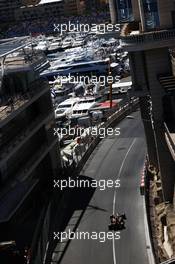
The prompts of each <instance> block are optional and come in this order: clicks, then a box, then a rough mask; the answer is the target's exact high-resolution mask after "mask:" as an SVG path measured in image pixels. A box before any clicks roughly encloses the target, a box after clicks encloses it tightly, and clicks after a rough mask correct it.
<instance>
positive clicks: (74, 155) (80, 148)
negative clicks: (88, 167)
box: [63, 99, 138, 174]
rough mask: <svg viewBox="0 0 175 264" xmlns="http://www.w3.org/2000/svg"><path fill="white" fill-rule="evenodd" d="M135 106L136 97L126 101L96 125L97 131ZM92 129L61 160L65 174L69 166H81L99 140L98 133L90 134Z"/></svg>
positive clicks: (105, 127)
mask: <svg viewBox="0 0 175 264" xmlns="http://www.w3.org/2000/svg"><path fill="white" fill-rule="evenodd" d="M137 106H138V99H134V100H132V101H130V103H127V104H126V105H125V106H123V107H121V108H120V109H118V110H116V111H115V112H114V113H113V114H112V115H110V116H109V117H108V119H107V121H106V122H102V123H101V124H99V125H98V126H96V129H97V131H99V130H100V128H104V129H107V128H108V127H109V126H112V124H113V123H114V122H115V121H117V120H118V121H120V120H121V119H122V118H123V117H125V116H126V114H128V113H129V112H132V108H133V107H137ZM92 129H93V128H92ZM92 129H90V131H89V132H88V133H87V135H86V134H85V135H84V137H82V139H81V143H80V144H78V143H75V144H74V146H73V147H72V150H71V149H69V154H68V155H67V159H68V161H67V162H64V161H63V168H64V169H65V174H67V170H68V171H69V172H70V169H71V168H72V170H73V171H74V169H75V168H78V167H80V168H81V167H82V165H83V164H84V162H85V161H86V159H87V158H88V157H89V155H90V154H91V152H92V151H93V150H94V148H95V147H96V145H97V144H98V143H99V141H100V140H101V138H102V137H100V135H99V133H97V135H95V136H94V135H93V134H91V130H92ZM63 152H64V151H63ZM64 153H65V152H64Z"/></svg>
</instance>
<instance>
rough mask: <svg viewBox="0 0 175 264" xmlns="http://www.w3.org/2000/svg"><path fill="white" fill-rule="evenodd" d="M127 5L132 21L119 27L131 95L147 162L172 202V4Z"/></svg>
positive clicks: (174, 92)
mask: <svg viewBox="0 0 175 264" xmlns="http://www.w3.org/2000/svg"><path fill="white" fill-rule="evenodd" d="M126 2H127V1H126ZM131 4H132V16H133V19H132V20H133V22H131V21H130V19H129V21H128V23H126V24H124V26H123V29H122V32H121V40H122V46H123V48H124V49H125V50H127V51H128V52H129V58H130V66H131V75H132V81H133V89H134V94H135V95H137V96H139V97H140V103H141V114H142V120H143V123H144V127H145V132H146V139H147V147H148V155H149V162H150V164H152V165H153V166H155V167H156V169H157V170H159V172H160V174H161V181H162V185H163V199H164V200H165V201H169V202H172V201H173V196H174V183H175V176H174V172H175V138H174V129H175V127H174V120H175V111H174V110H175V101H174V95H175V75H174V74H175V72H174V62H175V60H174V51H173V50H174V46H175V29H174V27H175V3H174V1H172V0H167V1H164V0H152V1H150V0H149V1H148V0H142V1H141V0H139V1H138V0H135V1H134V0H132V3H131ZM126 13H127V11H126Z"/></svg>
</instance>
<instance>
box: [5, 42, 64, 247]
mask: <svg viewBox="0 0 175 264" xmlns="http://www.w3.org/2000/svg"><path fill="white" fill-rule="evenodd" d="M2 45H5V46H4V47H5V51H6V52H7V51H8V52H9V54H11V53H10V50H12V49H13V47H14V46H13V45H15V49H16V51H18V52H20V53H19V54H22V50H21V49H19V50H18V48H17V46H18V44H14V41H13V44H10V42H9V43H5V44H2V43H1V47H2ZM26 45H28V44H27V43H26ZM19 46H21V43H20V44H19ZM8 48H9V50H8ZM22 48H23V49H24V46H23V47H22ZM13 52H14V51H13ZM32 58H33V59H32ZM42 60H43V63H44V59H43V58H42V57H40V55H39V57H38V56H37V54H35V55H34V56H33V57H30V59H29V60H28V59H27V55H25V56H24V57H23V56H22V55H18V56H17V57H16V56H15V57H14V58H13V56H12V57H9V58H6V57H5V55H3V54H1V63H2V64H1V89H0V98H1V104H0V183H1V187H0V233H1V238H0V240H1V242H2V241H8V240H14V241H15V242H16V243H17V245H18V247H23V246H24V245H27V246H29V245H30V243H31V241H32V238H33V233H34V230H35V227H36V224H37V221H38V219H39V217H40V213H41V211H42V208H43V207H44V206H46V205H47V202H48V200H49V196H50V194H51V192H52V189H53V187H52V184H53V178H55V177H58V175H59V170H60V166H61V164H60V156H59V147H58V144H57V143H58V140H57V138H56V137H55V136H54V133H53V127H54V113H53V108H52V102H51V97H50V89H49V85H48V83H47V82H46V81H45V80H42V79H40V77H39V73H38V71H37V70H36V68H37V65H40V64H41V63H42Z"/></svg>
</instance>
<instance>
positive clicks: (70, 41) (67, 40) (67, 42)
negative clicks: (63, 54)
mask: <svg viewBox="0 0 175 264" xmlns="http://www.w3.org/2000/svg"><path fill="white" fill-rule="evenodd" d="M72 44H73V38H70V37H66V38H65V39H64V40H63V42H62V48H63V49H67V48H71V47H72Z"/></svg>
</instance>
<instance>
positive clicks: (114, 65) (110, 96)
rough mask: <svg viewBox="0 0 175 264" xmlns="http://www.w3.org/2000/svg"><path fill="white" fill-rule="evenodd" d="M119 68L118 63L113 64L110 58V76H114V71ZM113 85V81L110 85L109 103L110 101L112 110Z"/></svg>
mask: <svg viewBox="0 0 175 264" xmlns="http://www.w3.org/2000/svg"><path fill="white" fill-rule="evenodd" d="M117 66H118V63H116V62H112V63H111V59H110V57H109V72H108V74H109V76H112V72H111V71H112V69H114V68H116V67H117ZM112 84H113V81H112V82H111V81H110V83H109V101H110V108H112Z"/></svg>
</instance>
